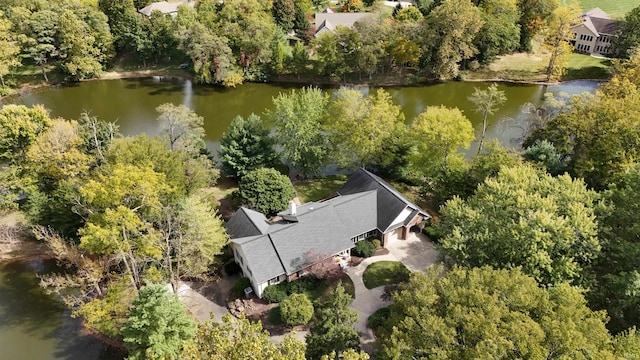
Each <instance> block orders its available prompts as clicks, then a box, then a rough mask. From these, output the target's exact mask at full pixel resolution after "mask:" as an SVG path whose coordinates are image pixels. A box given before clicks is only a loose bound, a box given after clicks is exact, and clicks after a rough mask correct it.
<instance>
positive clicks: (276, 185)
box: [238, 168, 296, 215]
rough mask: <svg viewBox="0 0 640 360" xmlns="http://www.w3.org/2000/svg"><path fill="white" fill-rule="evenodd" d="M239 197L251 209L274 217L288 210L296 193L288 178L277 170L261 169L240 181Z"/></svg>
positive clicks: (249, 173)
mask: <svg viewBox="0 0 640 360" xmlns="http://www.w3.org/2000/svg"><path fill="white" fill-rule="evenodd" d="M238 196H239V197H240V199H241V200H242V203H243V204H246V205H248V206H249V207H250V208H252V209H255V210H257V211H259V212H261V213H263V214H267V215H273V214H275V213H277V212H278V211H281V210H284V209H286V208H287V206H288V205H289V201H291V200H292V199H293V198H294V197H295V196H296V191H295V190H294V188H293V185H292V184H291V180H289V177H288V176H286V175H282V174H281V173H279V172H278V171H277V170H275V169H271V168H260V169H256V170H253V171H250V172H248V173H247V175H245V176H244V177H243V178H242V179H241V180H240V183H239V184H238Z"/></svg>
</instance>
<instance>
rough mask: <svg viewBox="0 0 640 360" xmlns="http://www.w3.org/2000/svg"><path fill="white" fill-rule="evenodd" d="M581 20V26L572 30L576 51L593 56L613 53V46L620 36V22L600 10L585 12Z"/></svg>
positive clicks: (576, 26)
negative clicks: (618, 33)
mask: <svg viewBox="0 0 640 360" xmlns="http://www.w3.org/2000/svg"><path fill="white" fill-rule="evenodd" d="M580 20H581V23H580V24H578V25H575V26H573V27H572V28H571V30H572V31H573V33H574V35H575V36H574V38H573V40H572V43H573V46H574V48H575V50H576V51H578V52H582V53H588V54H592V55H600V54H602V55H607V54H609V53H611V45H612V44H613V41H614V40H615V38H616V37H617V36H618V35H617V32H618V22H617V21H616V20H612V19H611V18H610V17H609V15H608V14H607V13H606V12H604V11H602V9H600V8H594V9H591V10H589V11H587V12H585V13H584V14H582V15H581V16H580Z"/></svg>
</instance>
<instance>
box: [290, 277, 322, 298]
mask: <svg viewBox="0 0 640 360" xmlns="http://www.w3.org/2000/svg"><path fill="white" fill-rule="evenodd" d="M320 283H322V280H320V279H319V278H318V277H317V276H315V275H313V274H311V275H307V276H303V277H301V278H298V279H296V280H295V281H292V282H290V283H289V284H288V289H287V293H288V294H289V295H291V294H301V293H303V292H305V291H311V290H314V289H315V288H317V287H318V286H319V285H320Z"/></svg>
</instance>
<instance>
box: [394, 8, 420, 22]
mask: <svg viewBox="0 0 640 360" xmlns="http://www.w3.org/2000/svg"><path fill="white" fill-rule="evenodd" d="M423 17H424V16H422V13H421V12H420V10H418V8H417V7H415V6H408V7H405V8H403V9H402V10H400V11H398V13H397V14H396V16H395V18H396V20H398V21H406V22H415V21H418V20H421V19H422V18H423Z"/></svg>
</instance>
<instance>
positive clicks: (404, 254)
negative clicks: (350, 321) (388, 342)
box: [346, 233, 438, 353]
mask: <svg viewBox="0 0 640 360" xmlns="http://www.w3.org/2000/svg"><path fill="white" fill-rule="evenodd" d="M387 248H388V249H389V252H390V253H389V254H387V255H381V256H374V257H370V258H367V259H365V260H364V261H363V262H362V263H360V264H359V265H358V266H356V267H352V268H349V269H347V271H346V272H347V274H348V275H349V277H350V278H351V280H352V281H353V285H354V287H355V293H356V297H355V299H354V300H353V302H352V303H351V308H352V309H354V310H356V311H358V322H357V323H356V324H355V329H356V330H357V331H358V332H359V333H360V345H361V346H362V348H363V350H365V351H366V352H368V353H371V351H372V350H373V343H374V341H375V336H374V335H373V331H371V329H369V328H368V327H367V319H368V318H369V316H371V314H373V313H374V312H375V311H376V310H378V309H379V308H381V307H384V306H388V305H389V304H388V303H386V302H385V301H383V300H382V298H381V295H382V293H383V292H384V286H379V287H377V288H374V289H367V288H366V287H365V286H364V283H363V282H362V273H364V270H365V269H366V268H367V266H369V265H370V264H372V263H374V262H378V261H400V262H402V263H403V264H404V265H405V266H406V267H407V268H408V269H409V270H411V271H423V272H424V271H426V269H427V268H428V267H429V266H431V265H434V264H435V263H436V262H437V260H438V252H437V250H436V249H435V246H434V245H433V243H432V242H431V241H429V239H427V237H426V236H425V235H424V234H421V233H410V234H409V236H407V239H406V240H397V241H396V242H394V243H392V244H391V245H390V246H388V247H387Z"/></svg>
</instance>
